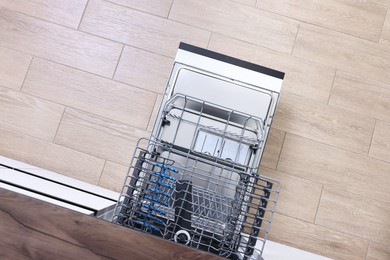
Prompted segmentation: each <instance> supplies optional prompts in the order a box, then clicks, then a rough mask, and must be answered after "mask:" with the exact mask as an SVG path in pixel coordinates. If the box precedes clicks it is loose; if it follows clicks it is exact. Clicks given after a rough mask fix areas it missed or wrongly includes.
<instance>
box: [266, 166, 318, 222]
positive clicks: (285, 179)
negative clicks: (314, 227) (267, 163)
mask: <svg viewBox="0 0 390 260" xmlns="http://www.w3.org/2000/svg"><path fill="white" fill-rule="evenodd" d="M260 173H261V175H263V176H267V177H270V178H272V179H275V180H278V181H280V183H281V187H282V188H281V191H280V194H279V200H278V204H277V206H276V211H277V212H279V213H282V214H285V215H288V216H291V217H294V218H298V219H302V220H305V221H308V222H311V223H314V218H315V216H316V212H317V208H318V204H319V202H320V196H321V190H322V184H320V183H318V182H314V181H310V180H306V179H302V178H299V177H295V176H292V175H289V174H286V173H283V172H280V171H275V170H271V169H269V168H266V167H261V168H260Z"/></svg>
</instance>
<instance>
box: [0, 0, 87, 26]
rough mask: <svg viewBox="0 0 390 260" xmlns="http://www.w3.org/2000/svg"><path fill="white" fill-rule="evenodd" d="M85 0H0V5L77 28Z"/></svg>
mask: <svg viewBox="0 0 390 260" xmlns="http://www.w3.org/2000/svg"><path fill="white" fill-rule="evenodd" d="M86 4H87V0H67V1H61V0H52V1H47V0H19V1H14V0H0V6H3V7H5V8H8V9H12V10H15V11H18V12H21V13H24V14H28V15H31V16H35V17H37V18H41V19H43V20H47V21H50V22H53V23H57V24H61V25H64V26H68V27H72V28H77V27H78V26H79V23H80V20H81V16H82V15H83V12H84V9H85V6H86Z"/></svg>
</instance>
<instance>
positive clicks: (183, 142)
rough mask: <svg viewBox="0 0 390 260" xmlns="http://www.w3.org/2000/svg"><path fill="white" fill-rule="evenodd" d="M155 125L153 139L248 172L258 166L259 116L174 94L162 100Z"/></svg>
mask: <svg viewBox="0 0 390 260" xmlns="http://www.w3.org/2000/svg"><path fill="white" fill-rule="evenodd" d="M158 125H160V126H161V127H159V128H158V130H157V132H156V133H155V136H154V138H156V139H157V140H161V141H163V142H167V143H170V144H174V146H175V147H176V148H178V149H182V150H183V149H184V150H190V151H191V152H193V153H198V155H199V154H200V155H202V156H207V157H208V159H209V160H213V161H215V162H220V163H225V164H226V163H228V164H230V165H231V166H232V167H242V168H245V169H247V170H248V171H249V172H251V171H254V169H256V168H257V167H258V165H259V160H260V156H255V155H256V153H257V154H258V155H259V154H261V152H262V151H261V150H262V148H263V144H264V133H265V130H264V128H265V126H264V122H263V120H262V119H260V118H257V117H254V116H252V115H249V114H246V113H242V112H239V111H235V110H232V109H229V108H226V107H223V106H220V105H217V104H213V103H210V102H206V101H204V100H200V99H197V98H194V97H189V96H185V95H182V94H176V95H174V96H173V97H172V98H171V99H170V100H168V101H167V102H166V104H165V106H164V108H163V112H162V116H161V118H160V122H159V123H158ZM259 150H260V151H259Z"/></svg>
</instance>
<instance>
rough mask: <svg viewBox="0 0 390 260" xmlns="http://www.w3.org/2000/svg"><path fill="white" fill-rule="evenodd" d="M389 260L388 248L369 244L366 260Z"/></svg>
mask: <svg viewBox="0 0 390 260" xmlns="http://www.w3.org/2000/svg"><path fill="white" fill-rule="evenodd" d="M385 259H390V247H388V246H385V245H378V244H374V243H370V246H369V248H368V254H367V259H366V260H385Z"/></svg>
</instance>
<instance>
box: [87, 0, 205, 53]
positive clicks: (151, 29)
mask: <svg viewBox="0 0 390 260" xmlns="http://www.w3.org/2000/svg"><path fill="white" fill-rule="evenodd" d="M80 30H82V31H85V32H90V33H92V34H95V35H99V36H102V37H105V38H109V39H112V40H115V41H119V42H122V43H126V44H128V45H131V46H134V47H137V48H141V49H145V50H149V51H152V52H154V53H159V54H162V55H165V56H170V57H174V56H175V54H176V50H177V47H178V46H179V43H180V42H181V41H183V42H186V43H190V44H194V45H198V46H200V47H206V45H207V43H208V41H209V38H210V32H208V31H206V30H201V29H198V28H195V27H191V26H188V25H184V24H181V23H177V22H174V21H170V20H167V19H165V18H161V17H156V16H154V15H150V14H146V13H143V12H139V11H136V10H133V9H130V8H124V7H123V6H119V5H115V4H112V3H109V2H105V1H101V0H90V1H89V3H88V6H87V9H86V12H85V14H84V18H83V20H82V22H81V25H80Z"/></svg>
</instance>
